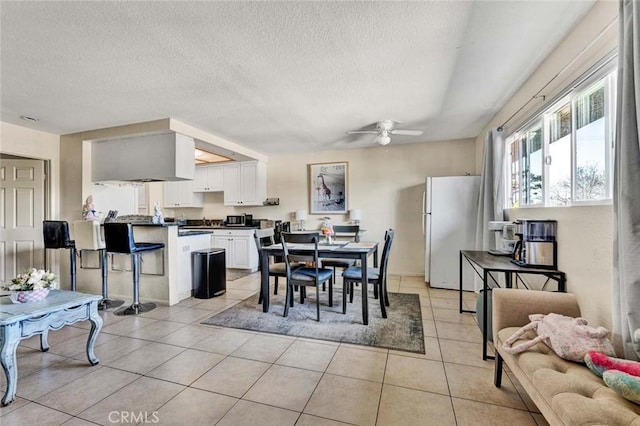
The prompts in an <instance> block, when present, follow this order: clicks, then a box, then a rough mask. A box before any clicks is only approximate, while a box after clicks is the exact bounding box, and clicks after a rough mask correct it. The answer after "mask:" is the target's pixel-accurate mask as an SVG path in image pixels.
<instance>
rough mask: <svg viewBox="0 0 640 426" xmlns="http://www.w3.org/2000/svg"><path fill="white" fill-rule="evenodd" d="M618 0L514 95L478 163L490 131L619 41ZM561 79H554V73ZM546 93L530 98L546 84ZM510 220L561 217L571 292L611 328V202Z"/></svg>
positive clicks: (587, 21)
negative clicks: (491, 133) (489, 137)
mask: <svg viewBox="0 0 640 426" xmlns="http://www.w3.org/2000/svg"><path fill="white" fill-rule="evenodd" d="M617 8H618V3H617V2H613V1H599V2H598V3H596V4H595V5H594V7H593V8H592V9H591V10H590V12H589V13H588V14H587V15H586V16H585V18H584V19H583V20H582V21H581V22H580V23H579V24H578V25H576V27H575V28H574V30H573V31H572V32H571V33H570V34H569V35H568V36H567V37H566V38H565V40H563V41H562V42H561V43H560V44H559V45H558V47H557V48H556V49H555V50H554V52H553V53H552V54H551V55H549V57H548V58H547V59H546V60H545V61H544V63H543V64H542V65H541V66H540V67H539V68H538V70H536V72H535V73H534V75H533V76H532V77H531V78H530V79H529V80H528V81H527V82H526V83H525V84H524V85H523V86H522V88H521V89H520V90H519V91H518V93H516V95H515V96H514V97H513V98H512V99H511V100H509V102H508V103H507V105H506V106H505V108H503V109H502V110H501V111H500V112H499V113H498V114H497V115H496V116H495V117H494V119H492V120H491V122H490V123H489V124H488V125H487V126H486V128H485V129H484V130H483V131H482V132H481V134H480V135H479V136H478V137H477V139H476V144H477V145H476V146H477V149H476V166H477V170H480V169H481V162H482V151H483V141H484V135H485V134H486V132H487V131H489V129H491V128H495V127H497V126H499V125H501V124H503V123H504V122H505V121H506V120H507V119H508V118H509V117H511V116H512V115H513V114H514V113H516V111H517V110H518V109H519V108H521V107H522V106H523V105H525V104H526V107H525V108H523V109H522V111H521V112H520V113H518V114H517V115H516V116H515V117H514V118H513V119H511V120H510V121H509V122H508V124H507V126H506V132H505V133H506V135H508V134H509V133H510V132H512V131H515V130H517V127H518V125H519V124H520V123H522V122H523V121H524V120H526V119H527V117H529V116H531V115H532V114H533V113H534V112H535V111H538V110H539V109H540V108H542V107H544V106H545V102H547V103H548V102H549V100H550V99H551V98H552V97H553V96H554V95H555V94H557V93H558V92H559V91H560V90H562V89H563V88H565V87H566V86H567V85H568V84H569V83H570V82H572V81H574V80H575V79H576V78H578V77H579V76H580V75H581V74H583V73H584V72H585V71H586V70H587V69H589V68H590V67H591V66H592V65H594V64H595V63H597V62H598V61H599V60H600V59H601V58H603V57H604V56H605V55H606V54H607V53H608V52H611V51H612V50H613V49H615V47H616V45H617V22H616V19H617V12H618V9H617ZM558 74H560V75H559V77H558V78H556V79H555V80H553V81H552V83H550V84H548V83H549V81H551V80H552V79H553V78H554V76H556V75H558ZM545 86H546V88H545V89H544V91H543V92H541V93H540V95H545V100H546V101H543V98H542V97H539V98H536V99H535V100H533V101H531V102H529V103H527V102H528V101H529V100H531V99H532V97H533V96H534V95H535V94H536V93H538V91H540V89H542V88H543V87H545ZM507 215H508V218H509V219H555V220H557V221H558V266H559V268H560V270H562V271H564V272H566V274H567V291H568V292H570V293H573V294H575V295H576V296H577V298H578V301H579V302H580V307H581V309H582V313H583V316H584V317H585V318H587V319H588V320H589V321H590V322H591V323H593V324H598V325H603V326H605V327H607V328H609V329H610V328H611V324H612V317H611V265H612V244H613V225H612V223H613V222H612V221H613V217H612V215H613V209H612V206H611V205H601V206H581V207H560V208H521V209H511V210H508V211H507Z"/></svg>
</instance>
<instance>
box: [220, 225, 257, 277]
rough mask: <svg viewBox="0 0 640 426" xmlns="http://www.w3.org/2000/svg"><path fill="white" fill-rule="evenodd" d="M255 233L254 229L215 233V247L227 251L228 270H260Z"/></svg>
mask: <svg viewBox="0 0 640 426" xmlns="http://www.w3.org/2000/svg"><path fill="white" fill-rule="evenodd" d="M253 233H254V230H253V229H244V230H240V229H238V230H235V229H234V230H214V231H213V237H212V238H213V247H215V248H223V249H225V254H226V263H227V268H238V269H251V271H257V270H258V249H257V248H256V243H255V241H254V239H253Z"/></svg>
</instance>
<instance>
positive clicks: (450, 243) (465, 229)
mask: <svg viewBox="0 0 640 426" xmlns="http://www.w3.org/2000/svg"><path fill="white" fill-rule="evenodd" d="M479 192H480V176H444V177H428V178H427V182H426V188H425V196H424V203H423V218H424V234H425V262H424V264H425V271H424V277H425V281H426V282H428V283H429V284H430V286H431V287H436V288H446V289H455V290H458V289H459V288H460V275H459V259H460V250H474V249H475V244H476V221H477V217H478V194H479ZM463 267H464V268H466V269H465V271H464V283H463V289H464V290H471V291H472V290H474V283H473V281H474V275H475V273H474V272H473V270H472V269H471V267H470V265H469V264H468V262H463Z"/></svg>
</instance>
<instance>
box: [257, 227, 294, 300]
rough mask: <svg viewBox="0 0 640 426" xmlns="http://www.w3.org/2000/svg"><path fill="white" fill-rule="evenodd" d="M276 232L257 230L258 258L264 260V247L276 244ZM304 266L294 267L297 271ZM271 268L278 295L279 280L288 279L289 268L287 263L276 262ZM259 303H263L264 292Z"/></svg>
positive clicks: (274, 289)
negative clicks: (280, 278)
mask: <svg viewBox="0 0 640 426" xmlns="http://www.w3.org/2000/svg"><path fill="white" fill-rule="evenodd" d="M274 236H275V232H274V229H273V228H264V229H256V230H255V232H254V233H253V238H254V240H255V242H256V248H257V249H258V256H259V258H262V247H266V246H271V245H273V244H275V240H274ZM301 266H304V265H303V264H296V265H293V266H292V267H293V268H294V269H297V268H299V267H301ZM268 268H269V276H270V277H275V283H274V287H273V294H278V278H279V277H283V278H287V268H286V266H285V262H275V263H270V264H269V265H268ZM258 303H262V292H260V296H259V298H258Z"/></svg>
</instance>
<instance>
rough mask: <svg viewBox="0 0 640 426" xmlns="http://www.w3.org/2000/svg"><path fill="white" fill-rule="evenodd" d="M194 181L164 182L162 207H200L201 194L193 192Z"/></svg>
mask: <svg viewBox="0 0 640 426" xmlns="http://www.w3.org/2000/svg"><path fill="white" fill-rule="evenodd" d="M194 188H195V185H194V182H193V181H192V180H185V181H181V182H165V183H164V207H165V208H176V207H202V206H203V204H204V203H203V198H204V197H203V194H202V193H197V192H194Z"/></svg>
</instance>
